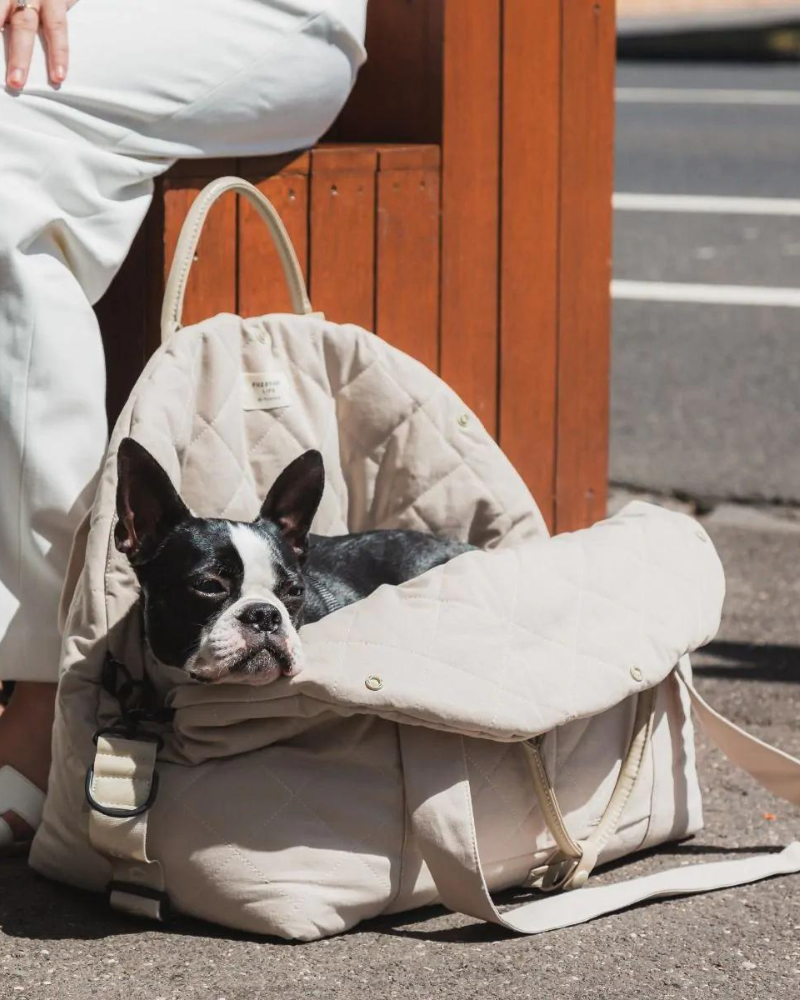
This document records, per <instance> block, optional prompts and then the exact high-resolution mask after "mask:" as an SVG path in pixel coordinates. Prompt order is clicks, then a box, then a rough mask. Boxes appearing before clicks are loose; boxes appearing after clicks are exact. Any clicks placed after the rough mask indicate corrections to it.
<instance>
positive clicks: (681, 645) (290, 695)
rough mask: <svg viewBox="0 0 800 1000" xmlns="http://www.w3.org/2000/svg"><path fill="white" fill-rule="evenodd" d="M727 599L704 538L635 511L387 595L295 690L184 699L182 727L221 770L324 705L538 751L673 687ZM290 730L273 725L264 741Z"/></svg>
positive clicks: (317, 650) (328, 634)
mask: <svg viewBox="0 0 800 1000" xmlns="http://www.w3.org/2000/svg"><path fill="white" fill-rule="evenodd" d="M723 593H724V579H723V574H722V568H721V565H720V562H719V559H718V557H717V555H716V552H715V551H714V547H713V545H712V544H711V542H710V540H709V538H708V536H707V535H706V533H705V531H704V530H703V529H702V528H701V527H699V525H698V524H697V523H696V522H695V521H693V520H692V519H691V518H689V517H686V516H685V515H683V514H677V513H674V512H670V511H667V510H664V509H662V508H659V507H655V506H652V505H650V504H646V503H641V502H634V503H631V504H629V505H628V506H627V507H626V508H625V509H624V510H623V511H622V512H621V513H619V514H618V515H616V516H615V517H612V518H610V519H609V520H606V521H602V522H600V523H598V524H596V525H594V526H593V527H591V528H588V529H585V530H583V531H577V532H574V533H571V534H563V535H559V536H556V537H554V538H550V539H542V540H539V541H531V542H524V543H522V544H520V545H517V546H514V547H513V548H505V549H497V550H493V551H489V552H470V553H466V554H464V555H462V556H459V557H458V558H457V559H455V560H453V561H452V562H450V563H448V564H447V565H445V566H441V567H438V568H437V569H435V570H432V571H431V572H429V573H426V574H425V575H424V576H421V577H419V578H417V579H416V580H412V581H410V582H409V583H407V584H404V585H403V586H402V587H382V588H380V589H379V590H378V591H376V592H375V593H374V594H372V595H371V596H370V597H368V598H367V599H366V600H363V601H360V602H359V603H357V604H355V605H351V606H350V607H348V608H344V609H342V610H341V611H338V612H336V613H335V614H333V615H331V616H329V617H328V618H325V619H323V620H322V621H320V622H317V623H315V624H313V625H310V626H308V627H307V628H305V629H304V630H303V632H302V638H303V644H304V649H305V651H306V656H307V663H306V666H305V668H304V669H303V671H302V672H301V673H300V674H299V675H298V676H297V677H296V678H293V679H291V680H281V681H279V682H277V683H276V684H273V685H270V686H268V687H265V688H260V689H259V688H256V689H251V688H242V687H241V686H239V685H223V686H220V687H217V688H215V689H211V688H208V687H203V686H200V685H183V686H181V687H180V688H179V689H177V690H176V692H175V694H174V698H173V704H174V705H175V706H176V707H177V708H178V710H179V711H178V714H177V716H176V723H175V725H176V729H177V730H178V734H179V739H181V740H182V741H183V742H184V746H185V749H186V750H187V751H188V750H189V748H190V745H191V744H192V742H193V741H195V740H196V741H199V743H201V744H202V745H203V746H204V749H205V752H206V753H212V754H213V755H215V756H216V755H218V754H227V753H234V752H236V751H237V749H239V745H238V739H239V737H238V736H237V724H244V725H245V727H246V728H245V729H244V730H243V734H244V732H247V734H248V737H249V736H250V730H249V727H247V726H246V724H247V723H248V722H249V721H250V720H252V719H253V717H254V715H258V716H260V717H262V718H272V719H274V720H275V721H277V719H278V718H280V717H285V716H297V715H301V716H303V715H314V714H316V713H318V712H319V711H320V710H321V707H322V706H323V705H327V706H329V707H330V708H331V709H332V710H333V711H334V712H336V713H340V714H341V713H345V714H349V713H353V712H358V713H370V714H375V715H379V716H381V717H383V718H386V719H389V720H392V721H397V722H402V723H410V724H418V725H425V726H429V727H433V728H438V729H443V730H448V731H454V732H460V733H464V734H466V735H471V736H483V737H490V738H492V739H495V740H518V739H522V738H529V737H531V736H533V735H536V734H538V733H543V732H547V731H548V730H550V729H553V728H554V727H556V726H560V725H562V724H563V723H565V722H569V721H571V720H572V719H575V718H580V717H583V716H588V715H594V714H596V713H598V712H602V711H605V710H606V709H608V708H611V707H612V706H614V705H616V704H618V703H619V702H620V701H622V700H623V699H624V698H626V697H627V696H628V695H629V694H632V693H634V692H635V691H637V690H641V689H643V688H645V687H650V686H651V685H654V684H657V683H658V682H660V681H661V680H663V679H664V677H666V676H667V674H668V673H669V672H670V670H671V669H672V668H673V666H674V665H675V663H676V662H677V661H678V659H679V658H680V657H681V656H682V655H683V654H684V653H686V652H688V651H691V650H694V649H696V648H697V647H698V646H701V645H702V644H703V643H705V642H707V641H708V640H709V639H710V638H711V637H712V636H713V635H714V633H715V632H716V630H717V628H718V626H719V619H720V612H721V607H722V598H723ZM255 702H258V703H259V706H258V708H255V706H254V703H255ZM209 706H212V707H211V710H210V711H209ZM281 732H282V729H281V727H280V726H279V727H277V728H276V729H275V730H274V732H273V733H270V730H269V727H266V728H265V739H268V740H270V741H272V740H273V739H280V738H281V736H280V734H281ZM212 748H213V750H212Z"/></svg>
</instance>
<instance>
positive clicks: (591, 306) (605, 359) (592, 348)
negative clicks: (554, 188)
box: [556, 0, 615, 531]
mask: <svg viewBox="0 0 800 1000" xmlns="http://www.w3.org/2000/svg"><path fill="white" fill-rule="evenodd" d="M563 19H564V20H563V30H562V39H563V42H562V68H561V88H562V100H561V182H560V197H559V212H560V220H559V222H560V240H559V312H560V321H559V357H558V437H557V440H558V445H557V447H558V457H557V473H556V527H557V529H558V530H559V531H570V530H572V529H574V528H579V527H583V526H584V525H586V524H589V523H591V522H592V521H595V520H597V519H598V518H601V517H604V516H605V507H606V491H607V474H608V473H607V468H608V370H609V340H610V338H609V325H610V320H609V316H610V299H609V282H610V279H611V191H612V185H613V149H614V143H613V138H614V133H613V130H614V120H613V119H614V53H615V49H614V31H615V25H614V4H613V0H597V2H594V3H564V4H563Z"/></svg>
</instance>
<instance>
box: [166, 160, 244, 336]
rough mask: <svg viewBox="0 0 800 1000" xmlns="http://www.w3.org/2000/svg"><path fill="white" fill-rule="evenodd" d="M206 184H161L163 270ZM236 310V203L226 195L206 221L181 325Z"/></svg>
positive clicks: (189, 180) (177, 180)
mask: <svg viewBox="0 0 800 1000" xmlns="http://www.w3.org/2000/svg"><path fill="white" fill-rule="evenodd" d="M234 169H235V167H234ZM229 172H230V171H229ZM207 183H208V178H207V177H185V178H184V177H174V176H173V177H170V178H168V179H167V180H165V182H164V223H163V225H164V229H163V240H164V263H165V268H166V269H167V270H168V269H169V266H170V264H171V263H172V256H173V254H174V252H175V245H176V243H177V242H178V236H179V234H180V231H181V226H182V225H183V221H184V219H185V218H186V213H187V212H188V211H189V208H190V206H191V204H192V202H193V201H194V200H195V198H196V197H197V195H198V194H199V193H200V191H201V190H202V189H203V188H204V187H205V185H206V184H207ZM236 311H237V302H236V200H235V198H234V197H233V195H226V196H225V197H223V198H221V199H220V200H219V201H218V202H217V203H216V205H214V207H213V208H212V209H211V211H210V212H209V214H208V217H207V219H206V224H205V226H204V228H203V235H202V237H201V238H200V244H199V246H198V248H197V254H196V256H195V261H194V264H193V265H192V271H191V275H190V277H189V284H188V287H187V289H186V298H185V300H184V307H183V321H182V322H183V325H184V326H188V325H190V324H191V323H198V322H200V320H203V319H207V318H208V317H209V316H215V315H216V314H217V313H220V312H236Z"/></svg>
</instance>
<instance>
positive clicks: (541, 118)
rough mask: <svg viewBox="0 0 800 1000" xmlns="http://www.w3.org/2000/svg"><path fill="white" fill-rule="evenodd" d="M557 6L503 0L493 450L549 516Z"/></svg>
mask: <svg viewBox="0 0 800 1000" xmlns="http://www.w3.org/2000/svg"><path fill="white" fill-rule="evenodd" d="M560 8H561V5H560V4H559V3H554V2H553V0H504V4H503V105H502V113H503V130H502V135H503V143H502V208H501V213H502V226H501V233H502V237H501V268H500V419H499V425H500V426H499V430H500V433H499V440H500V444H501V446H502V448H503V450H504V451H505V453H506V454H507V455H508V457H509V458H510V459H511V461H512V462H513V463H514V465H515V467H516V468H517V470H518V471H519V473H520V474H521V475H522V477H523V479H524V480H525V482H526V483H527V484H528V487H529V488H530V490H531V492H532V493H533V495H534V496H535V498H536V500H537V503H538V504H539V506H540V508H541V510H542V513H543V514H544V517H545V519H546V521H547V522H548V526H549V527H550V528H551V529H552V527H553V523H554V513H555V496H554V491H555V457H556V455H555V448H556V424H555V408H556V359H557V335H558V324H557V280H558V275H557V263H558V197H557V192H558V183H559V124H560V123H559V88H560V49H561V37H560V35H561V12H560Z"/></svg>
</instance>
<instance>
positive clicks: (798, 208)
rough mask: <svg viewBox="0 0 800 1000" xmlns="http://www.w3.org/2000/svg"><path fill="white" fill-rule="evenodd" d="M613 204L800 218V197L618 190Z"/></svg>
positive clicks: (621, 208) (645, 209) (625, 209)
mask: <svg viewBox="0 0 800 1000" xmlns="http://www.w3.org/2000/svg"><path fill="white" fill-rule="evenodd" d="M612 204H613V206H614V208H615V209H616V211H618V212H687V213H703V214H705V213H708V214H713V213H716V214H719V215H783V216H788V215H796V216H800V198H736V197H726V196H717V195H705V194H645V193H642V194H640V193H638V192H627V191H616V192H615V193H614V196H613V201H612Z"/></svg>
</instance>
